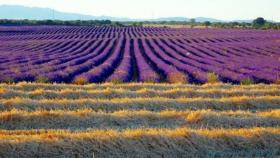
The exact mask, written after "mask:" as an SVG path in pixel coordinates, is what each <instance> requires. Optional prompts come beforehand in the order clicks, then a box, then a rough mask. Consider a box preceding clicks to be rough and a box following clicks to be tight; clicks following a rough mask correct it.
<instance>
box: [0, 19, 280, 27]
mask: <svg viewBox="0 0 280 158" xmlns="http://www.w3.org/2000/svg"><path fill="white" fill-rule="evenodd" d="M153 24H155V25H161V26H163V27H164V26H165V27H168V25H189V26H190V27H191V28H194V27H196V26H205V27H206V28H208V27H211V28H244V29H280V23H276V22H271V21H267V20H265V19H264V18H262V17H259V18H256V19H255V20H253V21H252V22H210V21H205V22H197V21H196V20H195V19H190V20H189V21H140V22H133V21H127V22H118V21H111V20H71V21H63V20H28V19H23V20H12V19H0V25H1V26H24V25H32V26H36V25H67V26H106V25H107V26H117V27H125V26H138V27H141V26H144V25H153Z"/></svg>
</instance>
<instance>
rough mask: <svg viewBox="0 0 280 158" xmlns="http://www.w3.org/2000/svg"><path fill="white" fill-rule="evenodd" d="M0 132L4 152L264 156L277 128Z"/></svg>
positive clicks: (272, 151) (276, 141) (275, 146)
mask: <svg viewBox="0 0 280 158" xmlns="http://www.w3.org/2000/svg"><path fill="white" fill-rule="evenodd" d="M0 137H1V138H2V139H1V140H0V147H1V150H0V154H1V155H2V156H4V157H10V156H20V157H34V156H35V157H36V156H37V157H54V156H62V157H77V155H79V156H81V157H92V154H93V153H94V154H95V156H98V157H104V156H105V157H124V156H125V157H147V156H152V157H162V155H165V156H166V157H174V156H175V157H182V156H183V155H184V156H203V155H205V154H207V155H209V154H210V155H212V156H227V157H228V156H231V157H254V156H256V154H258V156H261V157H267V156H273V155H277V154H279V152H280V150H279V149H280V129H279V128H250V129H229V130H225V129H215V130H205V129H203V130H199V129H198V130H193V129H188V128H176V129H171V130H170V129H135V130H124V131H116V130H90V131H79V132H71V131H67V130H48V131H45V130H40V131H38V130H33V131H31V130H23V131H0ZM15 149H16V150H15Z"/></svg>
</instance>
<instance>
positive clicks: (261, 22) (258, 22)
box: [253, 17, 266, 29]
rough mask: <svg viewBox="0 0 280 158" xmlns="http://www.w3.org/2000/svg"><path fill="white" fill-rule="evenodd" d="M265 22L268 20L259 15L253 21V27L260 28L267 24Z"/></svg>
mask: <svg viewBox="0 0 280 158" xmlns="http://www.w3.org/2000/svg"><path fill="white" fill-rule="evenodd" d="M265 23H266V20H265V19H264V18H262V17H259V18H257V19H255V20H254V21H253V27H254V28H257V29H259V28H262V27H263V26H264V25H265Z"/></svg>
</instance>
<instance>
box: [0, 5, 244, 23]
mask: <svg viewBox="0 0 280 158" xmlns="http://www.w3.org/2000/svg"><path fill="white" fill-rule="evenodd" d="M0 19H30V20H46V19H56V20H111V21H189V20H190V18H187V17H162V18H157V19H131V18H125V17H110V16H92V15H83V14H77V13H65V12H60V11H56V10H53V9H49V8H39V7H25V6H19V5H0ZM195 19H196V21H197V22H204V21H210V22H226V21H222V20H218V19H213V18H207V17H197V18H195ZM236 21H242V20H236ZM246 21H248V20H246Z"/></svg>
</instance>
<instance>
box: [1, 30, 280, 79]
mask: <svg viewBox="0 0 280 158" xmlns="http://www.w3.org/2000/svg"><path fill="white" fill-rule="evenodd" d="M279 72H280V31H276V30H269V31H263V30H238V29H235V30H230V29H179V28H178V29H171V28H156V27H121V28H120V27H75V26H22V27H19V26H17V27H12V26H10V27H5V26H1V27H0V81H1V82H6V83H7V82H20V81H39V82H58V83H60V82H62V83H77V84H85V83H103V82H118V83H122V82H161V83H162V82H168V83H194V84H202V83H206V82H207V81H208V74H209V73H215V74H216V75H217V76H218V77H219V80H220V81H222V82H224V83H234V84H238V83H240V82H242V81H243V80H250V81H252V82H255V83H275V82H279V78H280V73H279Z"/></svg>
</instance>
